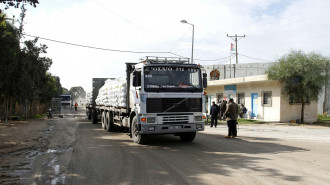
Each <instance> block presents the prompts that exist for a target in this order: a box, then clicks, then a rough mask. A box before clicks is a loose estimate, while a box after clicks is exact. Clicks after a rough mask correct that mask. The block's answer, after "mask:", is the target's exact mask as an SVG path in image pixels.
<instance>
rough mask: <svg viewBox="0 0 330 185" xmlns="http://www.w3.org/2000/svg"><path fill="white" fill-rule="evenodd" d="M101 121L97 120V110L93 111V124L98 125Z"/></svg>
mask: <svg viewBox="0 0 330 185" xmlns="http://www.w3.org/2000/svg"><path fill="white" fill-rule="evenodd" d="M98 122H99V120H98V119H97V112H96V111H95V110H93V111H92V123H93V124H97V123H98Z"/></svg>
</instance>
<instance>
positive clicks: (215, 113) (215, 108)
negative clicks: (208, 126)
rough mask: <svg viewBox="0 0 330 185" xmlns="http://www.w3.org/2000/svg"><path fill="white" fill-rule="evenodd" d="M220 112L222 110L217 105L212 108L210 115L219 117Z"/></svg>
mask: <svg viewBox="0 0 330 185" xmlns="http://www.w3.org/2000/svg"><path fill="white" fill-rule="evenodd" d="M219 112H220V108H219V106H218V105H217V104H214V105H212V106H211V112H210V115H218V114H219Z"/></svg>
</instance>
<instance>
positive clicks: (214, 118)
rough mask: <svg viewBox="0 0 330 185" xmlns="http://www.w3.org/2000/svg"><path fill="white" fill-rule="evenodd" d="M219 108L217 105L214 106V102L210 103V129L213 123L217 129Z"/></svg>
mask: <svg viewBox="0 0 330 185" xmlns="http://www.w3.org/2000/svg"><path fill="white" fill-rule="evenodd" d="M219 110H220V108H219V106H218V105H217V104H215V102H214V101H213V102H212V106H211V111H210V116H211V127H213V123H214V127H217V125H218V114H219Z"/></svg>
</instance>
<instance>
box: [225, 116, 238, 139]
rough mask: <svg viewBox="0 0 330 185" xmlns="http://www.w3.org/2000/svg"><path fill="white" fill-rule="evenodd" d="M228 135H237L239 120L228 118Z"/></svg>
mask: <svg viewBox="0 0 330 185" xmlns="http://www.w3.org/2000/svg"><path fill="white" fill-rule="evenodd" d="M227 126H228V136H237V120H228V121H227Z"/></svg>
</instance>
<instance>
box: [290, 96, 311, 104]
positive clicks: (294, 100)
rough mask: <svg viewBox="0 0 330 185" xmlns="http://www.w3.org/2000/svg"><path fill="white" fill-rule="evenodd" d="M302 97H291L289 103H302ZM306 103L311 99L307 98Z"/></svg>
mask: <svg viewBox="0 0 330 185" xmlns="http://www.w3.org/2000/svg"><path fill="white" fill-rule="evenodd" d="M301 102H302V101H301V99H300V98H297V97H295V98H294V97H289V103H290V104H301ZM304 103H306V104H309V99H307V100H305V101H304Z"/></svg>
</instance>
